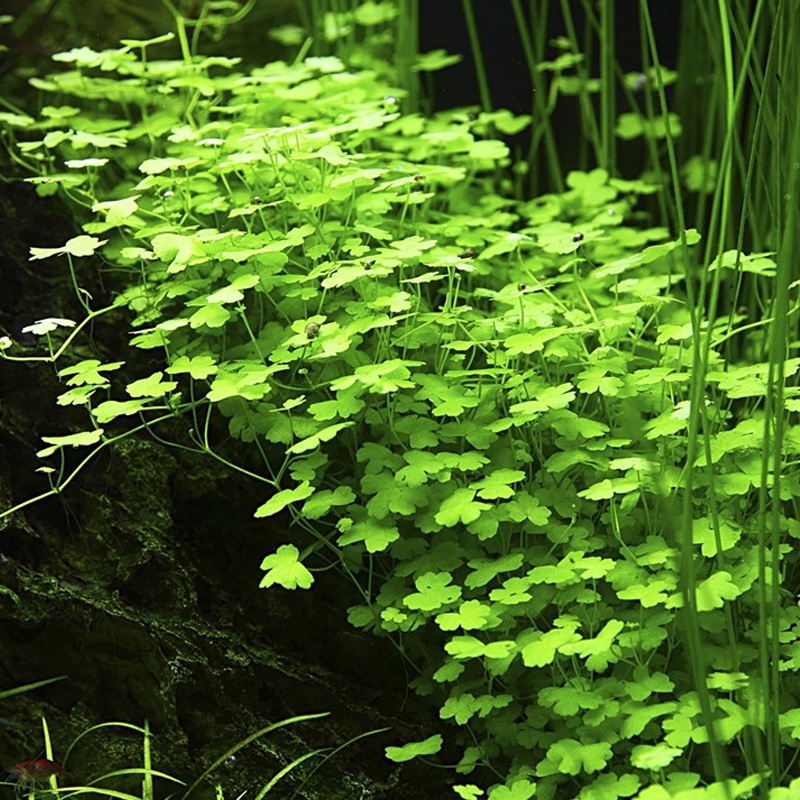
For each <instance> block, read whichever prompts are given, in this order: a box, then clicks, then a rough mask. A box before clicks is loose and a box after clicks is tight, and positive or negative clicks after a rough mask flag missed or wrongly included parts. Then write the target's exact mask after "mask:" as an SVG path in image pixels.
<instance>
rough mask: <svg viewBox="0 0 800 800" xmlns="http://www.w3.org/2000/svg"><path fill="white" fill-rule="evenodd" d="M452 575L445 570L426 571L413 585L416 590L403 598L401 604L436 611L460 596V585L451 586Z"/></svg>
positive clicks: (416, 608) (420, 609) (421, 609)
mask: <svg viewBox="0 0 800 800" xmlns="http://www.w3.org/2000/svg"><path fill="white" fill-rule="evenodd" d="M452 580H453V576H452V575H450V574H449V573H447V572H438V573H437V572H426V573H424V574H423V575H420V576H419V577H418V578H417V579H416V580H415V581H414V585H415V586H416V587H417V591H416V592H415V593H413V594H410V595H408V596H407V597H404V598H403V605H405V606H407V607H408V608H411V609H415V610H419V611H436V610H437V609H439V608H441V607H442V606H444V605H449V604H450V603H455V602H456V600H458V598H459V597H461V587H460V586H451V585H450V583H451V582H452Z"/></svg>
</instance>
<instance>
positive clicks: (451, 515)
mask: <svg viewBox="0 0 800 800" xmlns="http://www.w3.org/2000/svg"><path fill="white" fill-rule="evenodd" d="M475 493H476V490H475V489H472V488H461V489H456V490H455V491H454V492H453V493H452V494H451V495H450V496H449V497H446V498H445V500H444V501H443V502H442V504H441V505H440V506H439V510H438V511H437V512H436V516H435V517H434V519H435V520H436V522H437V523H438V524H439V525H445V526H447V527H450V528H453V527H456V526H457V525H458V524H459V523H463V524H465V525H466V524H469V523H470V522H473V521H475V520H476V519H478V517H479V516H480V515H481V513H482V512H483V511H485V510H486V509H488V508H491V506H490V505H489V504H488V503H480V502H478V501H477V500H475V499H474V498H475Z"/></svg>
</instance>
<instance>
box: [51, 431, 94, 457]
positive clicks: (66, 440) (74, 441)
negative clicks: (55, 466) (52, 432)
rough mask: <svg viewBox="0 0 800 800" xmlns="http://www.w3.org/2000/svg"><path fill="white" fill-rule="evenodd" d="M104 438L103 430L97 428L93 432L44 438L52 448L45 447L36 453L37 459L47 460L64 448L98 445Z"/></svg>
mask: <svg viewBox="0 0 800 800" xmlns="http://www.w3.org/2000/svg"><path fill="white" fill-rule="evenodd" d="M102 438H103V429H102V428H95V430H93V431H84V432H83V433H71V434H70V435H69V436H42V441H43V442H46V443H47V444H49V445H52V446H51V447H45V448H44V449H43V450H39V452H38V453H36V456H37V458H47V456H50V455H52V454H53V453H55V452H56V451H57V450H60V449H61V448H62V447H88V446H90V445H93V444H97V443H98V442H99V441H100V440H101V439H102Z"/></svg>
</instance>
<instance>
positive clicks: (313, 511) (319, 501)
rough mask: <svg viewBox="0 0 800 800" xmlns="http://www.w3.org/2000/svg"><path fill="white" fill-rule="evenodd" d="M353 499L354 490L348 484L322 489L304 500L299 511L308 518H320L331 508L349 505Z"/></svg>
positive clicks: (354, 497)
mask: <svg viewBox="0 0 800 800" xmlns="http://www.w3.org/2000/svg"><path fill="white" fill-rule="evenodd" d="M355 499H356V495H355V492H353V490H352V489H351V488H350V487H349V486H337V487H336V489H334V490H333V491H330V490H329V489H324V490H323V491H321V492H316V493H315V494H314V495H313V496H312V497H310V498H309V499H308V500H306V502H305V503H304V504H303V508H302V510H301V512H300V513H301V514H302V515H303V516H304V517H306V518H308V519H322V517H324V516H325V515H326V514H327V513H328V512H329V511H330V510H331V508H334V507H336V506H346V505H349V504H350V503H352V502H353V501H354V500H355Z"/></svg>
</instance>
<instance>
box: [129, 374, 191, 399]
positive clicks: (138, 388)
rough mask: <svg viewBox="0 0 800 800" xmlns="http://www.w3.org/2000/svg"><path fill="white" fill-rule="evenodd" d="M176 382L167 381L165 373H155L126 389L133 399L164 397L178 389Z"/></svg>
mask: <svg viewBox="0 0 800 800" xmlns="http://www.w3.org/2000/svg"><path fill="white" fill-rule="evenodd" d="M177 385H178V384H177V383H176V382H175V381H165V380H164V373H163V372H161V371H159V372H154V373H153V374H152V375H149V376H148V377H147V378H141V379H140V380H138V381H134V382H133V383H129V384H128V385H127V386H126V387H125V391H126V392H127V393H128V394H129V395H130V396H131V397H163V396H164V395H165V394H167V393H168V392H171V391H172V390H173V389H175V388H176V387H177Z"/></svg>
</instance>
